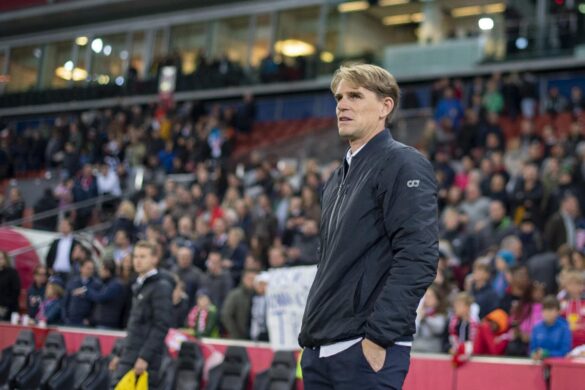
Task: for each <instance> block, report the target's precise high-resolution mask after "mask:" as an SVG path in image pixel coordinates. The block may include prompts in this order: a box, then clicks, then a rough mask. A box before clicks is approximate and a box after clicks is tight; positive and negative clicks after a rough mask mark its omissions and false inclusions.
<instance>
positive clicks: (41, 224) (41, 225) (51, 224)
mask: <svg viewBox="0 0 585 390" xmlns="http://www.w3.org/2000/svg"><path fill="white" fill-rule="evenodd" d="M58 207H59V202H58V201H57V198H56V197H55V195H54V194H53V189H52V188H49V187H48V188H45V191H44V192H43V196H42V197H41V198H40V199H39V200H38V201H37V203H35V206H34V214H35V216H39V214H41V213H45V212H51V213H52V215H49V216H47V217H45V218H40V219H35V221H34V222H33V227H34V228H35V229H37V230H46V231H49V232H54V231H55V230H56V229H57V219H58V217H59V216H58V214H57V213H56V212H55V210H56V209H57V208H58Z"/></svg>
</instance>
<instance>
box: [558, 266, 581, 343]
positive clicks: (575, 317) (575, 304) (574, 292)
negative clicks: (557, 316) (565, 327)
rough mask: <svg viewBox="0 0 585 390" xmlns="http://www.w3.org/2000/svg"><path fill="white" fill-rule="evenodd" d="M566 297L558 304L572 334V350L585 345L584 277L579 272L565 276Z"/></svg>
mask: <svg viewBox="0 0 585 390" xmlns="http://www.w3.org/2000/svg"><path fill="white" fill-rule="evenodd" d="M564 283H565V291H566V295H565V297H564V299H563V300H562V301H561V302H560V307H561V315H562V316H563V317H565V319H566V320H567V322H568V323H569V328H570V329H571V332H572V334H573V348H574V347H578V346H579V345H583V344H585V299H584V296H583V293H584V292H585V277H584V276H583V273H582V272H580V271H568V272H567V273H566V274H565V280H564Z"/></svg>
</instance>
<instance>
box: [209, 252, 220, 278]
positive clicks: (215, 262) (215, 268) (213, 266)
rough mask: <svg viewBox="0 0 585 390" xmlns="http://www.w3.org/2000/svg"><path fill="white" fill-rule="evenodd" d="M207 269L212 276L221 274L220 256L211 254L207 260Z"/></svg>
mask: <svg viewBox="0 0 585 390" xmlns="http://www.w3.org/2000/svg"><path fill="white" fill-rule="evenodd" d="M207 269H208V270H209V272H211V273H212V274H219V273H221V256H220V255H219V254H218V253H212V254H210V255H209V258H208V259H207Z"/></svg>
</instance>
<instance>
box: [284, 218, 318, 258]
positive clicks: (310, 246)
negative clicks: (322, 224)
mask: <svg viewBox="0 0 585 390" xmlns="http://www.w3.org/2000/svg"><path fill="white" fill-rule="evenodd" d="M319 243H320V238H319V226H317V222H316V221H315V220H314V219H310V218H307V219H305V221H304V222H303V226H302V228H301V233H300V234H299V235H296V236H295V238H294V240H293V247H292V248H291V250H289V258H290V260H291V264H293V265H312V264H317V263H318V262H319V258H318V257H317V256H318V248H319ZM291 252H292V253H291Z"/></svg>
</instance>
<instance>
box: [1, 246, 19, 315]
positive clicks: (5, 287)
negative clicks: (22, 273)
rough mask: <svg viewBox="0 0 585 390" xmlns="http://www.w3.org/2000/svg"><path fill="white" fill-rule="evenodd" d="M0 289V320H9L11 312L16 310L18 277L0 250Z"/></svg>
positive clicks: (5, 255)
mask: <svg viewBox="0 0 585 390" xmlns="http://www.w3.org/2000/svg"><path fill="white" fill-rule="evenodd" d="M0 291H2V293H1V294H0V320H3V321H10V316H11V315H12V313H13V312H18V296H19V295H20V277H19V276H18V272H16V269H14V267H12V262H11V261H10V257H8V253H7V252H5V251H0Z"/></svg>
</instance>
